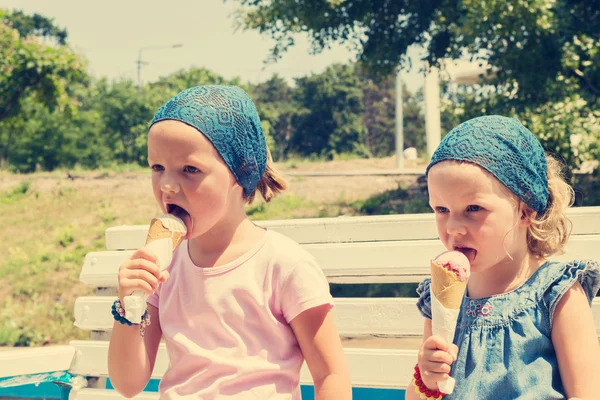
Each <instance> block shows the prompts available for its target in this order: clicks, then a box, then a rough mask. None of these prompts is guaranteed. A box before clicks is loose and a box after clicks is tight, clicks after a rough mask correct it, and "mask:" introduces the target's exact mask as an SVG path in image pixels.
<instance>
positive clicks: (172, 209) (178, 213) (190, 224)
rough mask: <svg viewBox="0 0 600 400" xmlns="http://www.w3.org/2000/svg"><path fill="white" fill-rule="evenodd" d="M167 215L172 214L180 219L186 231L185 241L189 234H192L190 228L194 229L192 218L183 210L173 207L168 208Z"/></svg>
mask: <svg viewBox="0 0 600 400" xmlns="http://www.w3.org/2000/svg"><path fill="white" fill-rule="evenodd" d="M169 213H170V214H173V215H174V216H176V217H178V218H180V219H181V220H182V221H183V223H184V224H185V227H186V229H187V233H186V234H185V239H188V238H189V236H190V234H191V233H192V228H193V227H194V222H193V221H192V217H191V216H190V214H189V213H188V212H187V211H185V210H184V209H183V208H181V207H179V206H175V205H174V206H171V207H169Z"/></svg>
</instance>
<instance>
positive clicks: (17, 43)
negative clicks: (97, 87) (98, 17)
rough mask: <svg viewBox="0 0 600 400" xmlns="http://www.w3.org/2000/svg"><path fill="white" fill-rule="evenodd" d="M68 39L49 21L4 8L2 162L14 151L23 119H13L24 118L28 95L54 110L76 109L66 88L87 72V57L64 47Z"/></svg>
mask: <svg viewBox="0 0 600 400" xmlns="http://www.w3.org/2000/svg"><path fill="white" fill-rule="evenodd" d="M13 24H14V25H15V27H13ZM20 32H22V33H23V34H25V35H28V36H21V33H20ZM36 35H41V36H36ZM41 37H45V38H47V39H50V38H54V39H55V42H56V43H55V44H46V43H44V42H43V41H42V40H41ZM65 39H66V32H64V31H63V30H61V29H59V28H56V27H54V26H53V25H52V23H51V21H50V20H48V19H45V18H43V17H41V16H39V15H35V16H34V17H28V16H25V15H23V14H22V13H20V12H16V13H13V14H10V13H8V12H7V11H5V10H2V9H0V139H1V140H0V164H1V163H2V161H3V160H7V159H8V158H9V155H10V153H11V151H13V150H14V149H13V148H12V146H13V145H14V142H15V132H17V130H16V129H15V127H18V126H22V125H23V124H22V122H23V121H18V120H12V121H11V119H13V118H17V119H19V118H21V119H23V118H24V116H22V115H21V116H19V114H20V112H21V108H22V105H23V104H24V103H25V100H26V99H28V98H29V97H31V98H32V99H34V100H35V101H37V102H39V103H40V104H43V105H44V106H46V107H49V108H50V109H51V110H52V109H54V108H56V107H58V109H61V110H64V111H69V110H70V109H71V108H72V107H73V103H72V102H71V100H70V98H69V96H68V93H67V87H68V85H69V84H72V83H74V82H79V81H84V80H85V79H86V77H87V75H86V74H85V71H84V63H83V62H82V60H81V59H80V58H79V57H78V56H77V55H76V54H75V53H74V52H73V51H72V50H71V49H69V48H68V47H67V46H65V45H63V44H64V42H65ZM21 139H22V138H21Z"/></svg>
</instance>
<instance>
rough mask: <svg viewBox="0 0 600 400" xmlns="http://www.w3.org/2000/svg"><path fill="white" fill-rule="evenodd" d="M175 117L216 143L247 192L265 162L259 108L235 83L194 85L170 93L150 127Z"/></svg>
mask: <svg viewBox="0 0 600 400" xmlns="http://www.w3.org/2000/svg"><path fill="white" fill-rule="evenodd" d="M164 120H175V121H180V122H183V123H185V124H187V125H189V126H191V127H193V128H196V129H197V130H198V131H200V133H202V134H203V135H204V136H205V137H206V138H207V139H208V140H210V142H211V143H212V144H213V146H215V148H216V149H217V151H218V152H219V154H220V155H221V157H223V160H225V163H226V164H227V166H228V167H229V169H230V170H231V172H232V173H233V176H234V177H235V179H236V180H237V182H238V183H239V184H240V186H242V187H243V188H244V193H245V194H246V195H250V194H252V193H253V192H254V189H256V186H257V185H258V182H259V181H260V179H261V178H262V176H263V174H264V172H265V169H266V165H267V144H266V141H265V135H264V132H263V129H262V125H261V124H260V118H259V117H258V111H257V110H256V107H255V106H254V103H253V102H252V100H251V99H250V97H249V96H248V95H247V94H246V92H244V91H243V90H242V89H240V88H239V87H237V86H219V85H206V86H196V87H193V88H190V89H187V90H184V91H183V92H181V93H178V94H176V95H175V96H173V97H172V98H171V99H170V100H169V101H167V102H166V103H165V104H164V105H163V106H162V107H161V108H160V109H159V110H158V112H157V113H156V115H154V118H153V119H152V122H151V124H150V126H152V125H154V124H155V123H157V122H159V121H164Z"/></svg>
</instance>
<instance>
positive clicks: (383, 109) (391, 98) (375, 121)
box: [359, 69, 426, 157]
mask: <svg viewBox="0 0 600 400" xmlns="http://www.w3.org/2000/svg"><path fill="white" fill-rule="evenodd" d="M359 71H360V72H359V79H360V81H361V87H362V90H363V96H364V107H365V111H364V122H365V126H366V128H367V134H366V136H365V145H366V147H367V148H368V149H369V151H370V153H371V154H373V155H375V156H378V157H385V156H389V155H392V154H394V152H395V150H396V79H395V76H393V75H390V76H388V77H386V78H385V79H379V80H377V79H376V78H375V77H374V76H373V74H370V73H369V72H368V71H366V70H364V69H359ZM402 95H403V118H402V120H403V131H404V148H407V147H415V148H416V149H417V150H418V151H419V153H422V152H424V151H425V149H426V140H425V118H424V116H423V114H422V110H421V103H422V100H423V96H422V94H420V93H419V94H417V95H413V94H412V93H410V92H409V91H408V89H407V88H406V85H403V88H402Z"/></svg>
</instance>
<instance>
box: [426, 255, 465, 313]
mask: <svg viewBox="0 0 600 400" xmlns="http://www.w3.org/2000/svg"><path fill="white" fill-rule="evenodd" d="M466 289H467V282H466V281H465V282H461V281H460V279H459V278H458V276H456V274H455V273H454V272H451V271H448V270H447V269H446V268H444V267H443V266H442V265H439V264H436V263H434V262H433V260H432V261H431V290H432V291H433V294H434V295H435V297H436V298H437V299H438V301H439V302H440V303H441V304H442V306H444V308H448V309H459V308H460V304H461V302H462V299H463V296H464V295H465V290H466Z"/></svg>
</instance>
